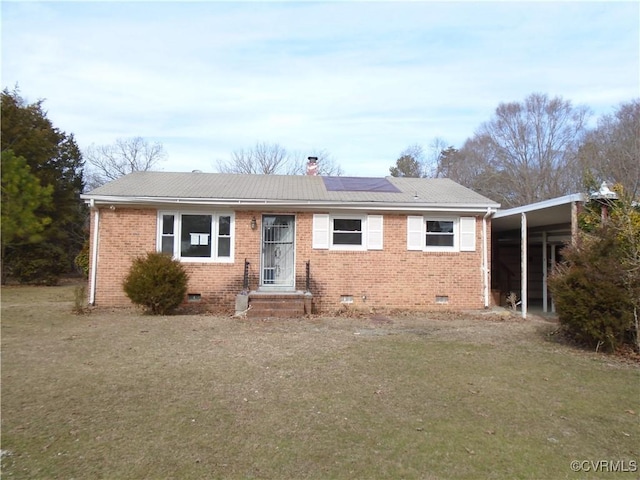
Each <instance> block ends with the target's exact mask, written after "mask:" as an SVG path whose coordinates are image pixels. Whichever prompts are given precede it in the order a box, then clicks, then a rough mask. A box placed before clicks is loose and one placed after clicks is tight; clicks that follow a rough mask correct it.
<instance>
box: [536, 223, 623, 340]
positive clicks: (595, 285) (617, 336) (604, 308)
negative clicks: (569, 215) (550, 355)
mask: <svg viewBox="0 0 640 480" xmlns="http://www.w3.org/2000/svg"><path fill="white" fill-rule="evenodd" d="M615 244H616V239H615V237H614V236H613V235H611V232H604V231H601V232H600V236H598V237H583V238H582V241H581V244H580V245H579V246H578V247H567V248H566V249H565V250H564V251H563V254H564V256H565V258H566V260H567V263H566V265H564V266H563V267H561V268H559V269H558V270H557V271H556V272H554V274H553V275H552V276H551V277H550V279H549V288H550V290H551V292H552V294H553V299H554V302H555V304H556V307H557V311H558V318H559V320H560V323H561V324H562V325H563V327H564V328H565V330H566V333H567V334H568V335H569V336H570V337H571V338H572V339H573V340H575V341H576V342H578V343H580V344H583V345H585V346H590V347H596V348H598V347H604V349H606V350H609V351H612V350H615V349H616V348H618V347H619V346H620V345H621V344H623V343H631V342H632V338H633V335H632V333H633V305H632V303H631V301H630V298H629V295H628V292H627V290H626V289H625V286H624V284H623V281H622V278H621V275H620V263H619V261H618V258H617V252H618V249H617V248H616V245H615Z"/></svg>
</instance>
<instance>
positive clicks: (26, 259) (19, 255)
mask: <svg viewBox="0 0 640 480" xmlns="http://www.w3.org/2000/svg"><path fill="white" fill-rule="evenodd" d="M12 252H13V254H12V260H11V261H10V262H9V264H8V265H7V266H6V268H7V270H8V274H9V276H11V277H14V278H15V279H16V280H18V281H19V282H20V283H23V284H36V285H38V284H40V285H57V284H58V281H59V280H60V277H61V276H62V274H63V273H64V272H65V271H67V265H68V264H69V255H68V254H67V253H66V252H65V251H64V250H63V249H62V247H60V246H58V245H53V244H51V243H39V244H35V245H21V246H19V247H17V248H15V249H13V250H12Z"/></svg>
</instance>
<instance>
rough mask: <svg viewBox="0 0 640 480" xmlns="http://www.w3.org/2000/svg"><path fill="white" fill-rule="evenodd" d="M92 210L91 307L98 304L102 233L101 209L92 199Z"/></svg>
mask: <svg viewBox="0 0 640 480" xmlns="http://www.w3.org/2000/svg"><path fill="white" fill-rule="evenodd" d="M90 205H91V209H92V210H93V209H95V216H94V221H93V246H92V252H91V289H90V290H89V305H91V306H94V305H95V304H96V279H97V276H98V272H97V270H98V236H99V233H100V209H99V208H97V207H96V205H95V201H94V199H93V198H92V199H91V203H90Z"/></svg>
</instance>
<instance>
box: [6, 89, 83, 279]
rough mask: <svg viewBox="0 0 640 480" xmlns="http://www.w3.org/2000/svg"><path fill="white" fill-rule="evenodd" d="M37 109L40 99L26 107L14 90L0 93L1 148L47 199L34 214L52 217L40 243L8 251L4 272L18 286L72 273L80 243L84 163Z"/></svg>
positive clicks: (74, 147)
mask: <svg viewBox="0 0 640 480" xmlns="http://www.w3.org/2000/svg"><path fill="white" fill-rule="evenodd" d="M42 105H43V100H39V101H37V102H35V103H30V104H29V103H27V102H26V101H25V100H24V99H23V98H22V97H21V96H20V93H19V91H18V90H17V89H14V90H13V91H11V92H10V91H9V90H7V89H5V90H3V91H2V125H1V129H2V132H1V133H2V137H1V150H2V152H5V151H9V150H11V151H13V153H14V154H15V156H18V157H23V158H24V159H25V160H26V162H27V165H28V166H29V168H30V172H31V174H33V175H34V176H35V177H36V178H38V180H39V181H40V185H41V186H42V187H43V188H50V189H51V196H52V201H51V202H45V203H42V204H41V205H40V206H39V207H38V208H37V209H36V212H35V213H36V214H37V215H38V216H39V217H48V218H50V219H51V223H50V224H49V225H47V226H46V227H45V228H44V229H43V231H42V233H41V236H42V241H41V242H38V243H36V244H20V245H14V246H12V247H11V248H8V249H7V251H6V252H5V255H4V259H3V260H4V263H3V268H5V269H7V270H8V271H9V272H11V273H12V274H13V275H15V276H16V277H17V278H18V279H19V280H20V281H23V282H31V281H37V282H46V283H55V282H56V281H57V279H58V277H59V276H60V275H61V274H63V273H67V272H69V271H71V270H72V269H73V259H74V257H75V255H76V254H77V253H78V252H79V251H80V249H81V248H82V244H83V242H84V236H85V234H84V224H85V219H86V208H85V206H84V205H83V204H82V202H81V200H80V194H81V193H82V191H83V188H84V180H83V162H82V154H81V153H80V149H79V148H78V145H77V144H76V142H75V139H74V138H73V135H67V134H66V133H65V132H62V131H60V130H59V129H57V128H55V127H54V126H53V124H52V123H51V121H50V120H49V119H48V118H47V113H46V112H45V111H44V109H43V106H42Z"/></svg>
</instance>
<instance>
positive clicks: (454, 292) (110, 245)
mask: <svg viewBox="0 0 640 480" xmlns="http://www.w3.org/2000/svg"><path fill="white" fill-rule="evenodd" d="M261 216H262V212H259V211H245V212H243V211H238V212H236V214H235V256H234V258H235V261H234V262H233V263H185V264H184V265H185V267H186V269H187V271H188V273H189V277H190V279H189V293H193V294H200V295H201V301H202V302H203V303H208V304H212V305H214V306H216V307H220V308H225V309H229V310H230V309H232V308H233V305H234V301H235V296H236V294H237V293H239V292H240V291H241V290H242V280H243V272H244V261H245V259H246V260H248V261H249V262H250V268H249V281H250V288H251V289H255V288H257V286H258V283H259V278H260V272H259V269H260V241H261V233H260V232H261V225H260V222H261ZM253 217H255V218H256V221H257V228H256V229H255V230H252V229H251V227H250V225H251V219H252V218H253ZM312 218H313V214H312V213H299V214H297V215H296V287H297V288H298V289H304V287H305V262H306V261H310V266H311V291H312V293H313V294H314V307H315V308H316V309H317V310H318V311H326V312H331V311H335V310H337V309H338V308H340V306H341V304H340V299H341V296H342V295H350V296H353V300H354V306H356V307H369V306H371V307H377V308H398V309H421V310H426V309H466V308H470V309H471V308H482V307H483V305H484V297H483V283H482V271H481V265H482V263H481V259H482V216H478V217H477V218H476V236H477V239H476V251H475V252H458V253H425V252H421V251H407V225H406V216H405V215H400V214H386V215H384V250H381V251H333V250H314V249H312V248H311V247H312V244H311V234H312ZM94 220H95V215H93V214H92V217H91V221H92V226H91V227H92V234H93V228H94ZM156 225H157V211H156V210H155V209H143V208H122V207H117V208H116V210H110V209H108V208H101V209H100V231H101V235H100V245H99V257H98V269H97V282H96V285H97V290H96V295H95V301H96V305H99V306H129V305H131V303H130V301H129V300H128V298H127V297H126V296H125V294H124V292H123V290H122V281H123V279H124V277H125V276H126V274H127V272H128V269H129V267H130V265H131V261H132V259H133V258H135V257H136V256H141V255H144V254H145V253H146V252H148V251H153V250H155V248H156ZM489 232H490V228H488V233H489ZM487 241H488V245H490V244H491V240H490V238H489V239H487ZM489 253H490V252H489ZM436 297H447V298H448V303H446V304H439V303H437V302H436Z"/></svg>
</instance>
